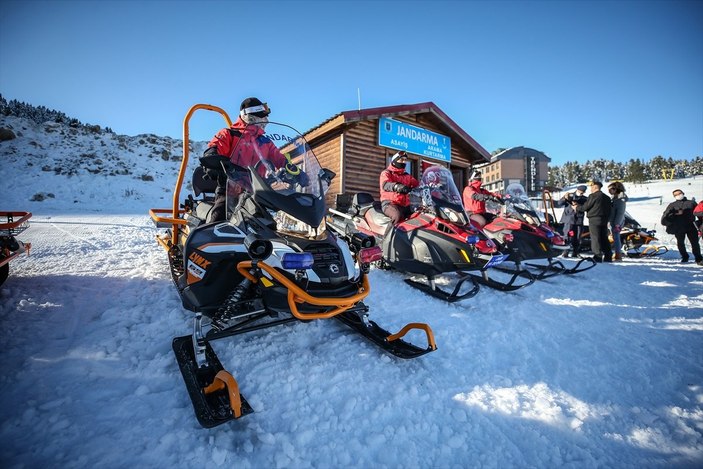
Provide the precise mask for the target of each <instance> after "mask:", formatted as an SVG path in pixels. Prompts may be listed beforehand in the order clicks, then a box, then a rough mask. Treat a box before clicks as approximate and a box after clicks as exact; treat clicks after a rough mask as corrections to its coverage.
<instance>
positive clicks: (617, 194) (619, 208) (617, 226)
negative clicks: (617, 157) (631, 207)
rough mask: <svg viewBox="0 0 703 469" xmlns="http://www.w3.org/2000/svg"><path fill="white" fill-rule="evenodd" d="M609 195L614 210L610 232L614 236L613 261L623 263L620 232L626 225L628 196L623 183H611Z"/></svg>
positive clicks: (611, 215)
mask: <svg viewBox="0 0 703 469" xmlns="http://www.w3.org/2000/svg"><path fill="white" fill-rule="evenodd" d="M608 193H609V194H610V196H611V197H612V208H611V210H610V232H611V233H612V234H613V251H614V253H615V254H614V255H613V260H614V261H622V241H621V240H620V231H622V226H623V224H624V223H625V207H626V205H627V195H625V186H624V185H623V183H622V182H611V183H610V184H609V185H608Z"/></svg>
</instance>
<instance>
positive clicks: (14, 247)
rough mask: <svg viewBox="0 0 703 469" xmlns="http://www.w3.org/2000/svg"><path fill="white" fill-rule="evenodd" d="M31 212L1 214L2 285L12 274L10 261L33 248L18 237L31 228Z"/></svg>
mask: <svg viewBox="0 0 703 469" xmlns="http://www.w3.org/2000/svg"><path fill="white" fill-rule="evenodd" d="M30 218H32V214H31V213H30V212H0V221H1V222H0V285H2V284H3V283H5V280H7V277H8V275H9V274H10V261H11V260H13V259H14V258H16V257H17V256H19V255H20V254H22V253H23V252H26V253H27V254H29V250H30V248H31V247H32V244H31V243H23V242H22V241H20V240H19V239H17V238H16V236H17V235H18V234H20V233H22V232H23V231H24V230H26V229H27V228H29V221H28V220H29V219H30Z"/></svg>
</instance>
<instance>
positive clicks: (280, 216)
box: [273, 210, 326, 239]
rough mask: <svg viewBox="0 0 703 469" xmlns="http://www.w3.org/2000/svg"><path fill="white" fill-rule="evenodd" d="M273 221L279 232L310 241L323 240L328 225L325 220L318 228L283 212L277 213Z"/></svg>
mask: <svg viewBox="0 0 703 469" xmlns="http://www.w3.org/2000/svg"><path fill="white" fill-rule="evenodd" d="M273 219H274V220H275V221H276V226H277V231H279V232H281V233H284V234H289V235H292V236H297V237H301V238H308V239H323V238H324V237H325V236H326V235H325V232H326V225H325V219H324V218H323V219H322V222H321V223H320V226H318V227H313V226H310V225H308V224H307V223H305V222H303V221H300V220H298V219H297V218H295V217H293V216H291V215H289V214H287V213H285V212H284V211H283V210H279V211H278V212H276V214H275V215H274V217H273Z"/></svg>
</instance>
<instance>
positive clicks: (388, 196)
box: [379, 165, 420, 207]
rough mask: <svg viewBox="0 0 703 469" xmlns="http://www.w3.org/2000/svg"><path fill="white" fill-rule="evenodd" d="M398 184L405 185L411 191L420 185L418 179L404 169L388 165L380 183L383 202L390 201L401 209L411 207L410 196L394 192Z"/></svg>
mask: <svg viewBox="0 0 703 469" xmlns="http://www.w3.org/2000/svg"><path fill="white" fill-rule="evenodd" d="M396 182H399V183H401V184H405V185H406V186H408V187H409V188H411V189H412V188H413V187H417V186H419V185H420V184H419V183H418V182H417V179H415V178H414V177H412V176H411V175H409V174H408V173H406V172H405V169H404V168H396V167H394V166H392V165H388V167H387V168H386V169H384V170H383V172H382V173H381V178H380V181H379V183H380V184H379V185H380V189H381V201H384V200H388V201H390V202H391V203H394V204H396V205H400V206H401V207H407V206H408V205H410V197H408V194H400V193H398V192H394V191H393V185H394V184H395V183H396Z"/></svg>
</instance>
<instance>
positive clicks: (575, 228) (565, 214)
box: [554, 185, 587, 257]
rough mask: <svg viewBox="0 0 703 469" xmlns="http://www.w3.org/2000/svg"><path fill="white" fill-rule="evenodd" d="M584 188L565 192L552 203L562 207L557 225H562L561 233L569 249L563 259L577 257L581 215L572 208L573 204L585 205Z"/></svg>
mask: <svg viewBox="0 0 703 469" xmlns="http://www.w3.org/2000/svg"><path fill="white" fill-rule="evenodd" d="M585 192H586V186H584V185H580V186H576V190H575V191H574V192H567V193H566V194H564V196H563V197H562V198H561V199H559V200H557V201H556V202H554V205H555V206H556V207H564V210H563V211H562V213H561V219H560V220H559V223H562V224H563V228H562V233H563V234H564V238H566V239H568V240H569V245H570V246H571V249H570V250H569V251H565V252H564V257H569V256H572V257H578V254H579V251H580V250H581V233H582V232H583V213H579V212H577V211H576V210H574V208H573V207H572V204H573V203H576V204H577V205H579V206H581V205H583V204H585V203H586V200H587V199H586V196H585V195H583V194H584V193H585Z"/></svg>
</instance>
